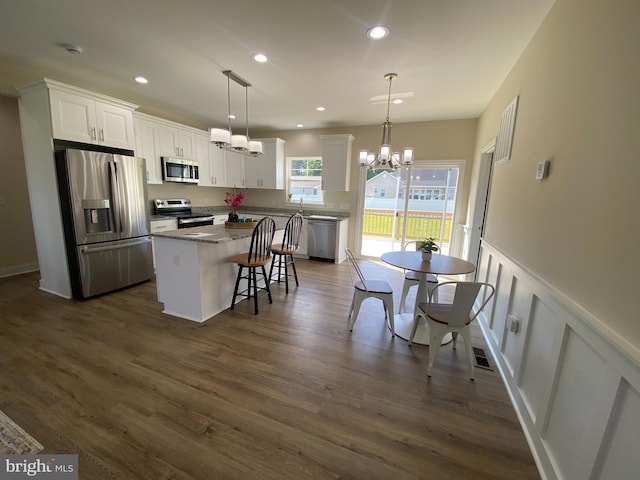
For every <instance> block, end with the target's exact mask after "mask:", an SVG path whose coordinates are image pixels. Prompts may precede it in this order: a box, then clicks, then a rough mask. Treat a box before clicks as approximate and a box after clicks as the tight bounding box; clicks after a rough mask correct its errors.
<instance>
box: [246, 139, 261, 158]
mask: <svg viewBox="0 0 640 480" xmlns="http://www.w3.org/2000/svg"><path fill="white" fill-rule="evenodd" d="M249 153H250V154H251V155H260V154H261V153H262V142H260V141H258V140H250V141H249Z"/></svg>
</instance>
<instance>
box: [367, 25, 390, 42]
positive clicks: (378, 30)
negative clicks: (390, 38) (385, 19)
mask: <svg viewBox="0 0 640 480" xmlns="http://www.w3.org/2000/svg"><path fill="white" fill-rule="evenodd" d="M387 35H389V29H388V28H387V27H385V26H383V25H376V26H375V27H371V28H370V29H369V30H367V37H369V38H372V39H374V40H380V39H381V38H384V37H386V36H387Z"/></svg>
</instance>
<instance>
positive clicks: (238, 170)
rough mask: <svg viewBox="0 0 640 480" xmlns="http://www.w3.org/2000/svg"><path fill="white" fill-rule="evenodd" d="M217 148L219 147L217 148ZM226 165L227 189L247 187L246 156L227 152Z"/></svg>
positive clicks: (225, 152)
mask: <svg viewBox="0 0 640 480" xmlns="http://www.w3.org/2000/svg"><path fill="white" fill-rule="evenodd" d="M216 148H217V147H216ZM224 154H225V164H226V170H227V187H238V188H240V187H244V186H245V168H244V167H245V165H244V154H242V153H239V152H233V151H230V150H225V151H224Z"/></svg>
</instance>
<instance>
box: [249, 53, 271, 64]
mask: <svg viewBox="0 0 640 480" xmlns="http://www.w3.org/2000/svg"><path fill="white" fill-rule="evenodd" d="M253 59H254V60H255V61H256V62H260V63H264V62H266V61H267V60H269V59H268V58H267V56H266V55H265V54H264V53H256V54H255V55H254V56H253Z"/></svg>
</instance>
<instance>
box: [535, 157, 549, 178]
mask: <svg viewBox="0 0 640 480" xmlns="http://www.w3.org/2000/svg"><path fill="white" fill-rule="evenodd" d="M550 163H551V162H549V160H545V161H544V162H540V163H538V168H537V169H536V180H542V179H543V178H547V177H548V176H549V164H550Z"/></svg>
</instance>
